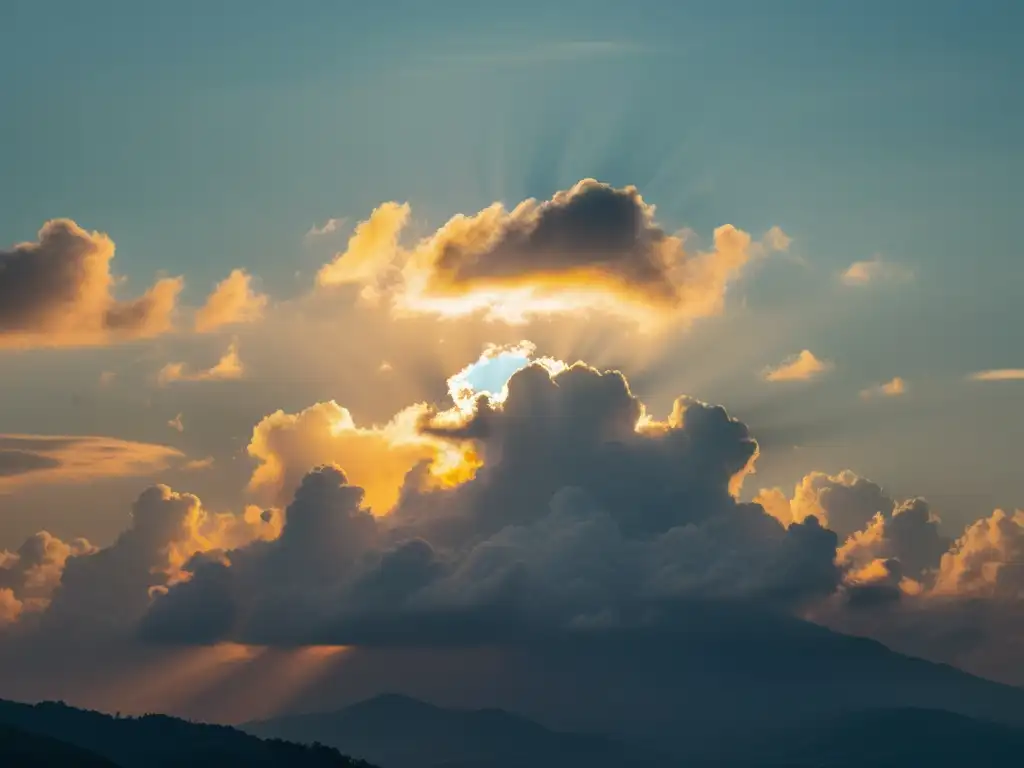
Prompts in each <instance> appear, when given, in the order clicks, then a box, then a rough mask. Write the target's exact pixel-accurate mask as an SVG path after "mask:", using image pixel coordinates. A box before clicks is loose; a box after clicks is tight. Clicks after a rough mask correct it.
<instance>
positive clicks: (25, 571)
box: [0, 485, 280, 633]
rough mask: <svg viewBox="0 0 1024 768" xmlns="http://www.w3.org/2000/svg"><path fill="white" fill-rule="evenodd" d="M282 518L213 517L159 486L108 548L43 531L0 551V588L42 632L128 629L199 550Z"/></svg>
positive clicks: (267, 531)
mask: <svg viewBox="0 0 1024 768" xmlns="http://www.w3.org/2000/svg"><path fill="white" fill-rule="evenodd" d="M279 533H280V522H279V521H278V520H276V519H275V518H274V517H273V516H271V517H268V518H265V517H264V516H263V513H262V511H261V510H259V509H258V508H255V507H250V508H247V509H246V511H245V513H244V514H241V515H233V514H216V513H212V512H209V511H208V510H206V509H205V508H204V507H203V506H202V504H201V502H200V501H199V499H198V498H197V497H196V496H193V495H191V494H187V493H177V492H175V491H173V490H171V489H170V488H168V487H167V486H163V485H157V486H153V487H152V488H149V489H147V490H146V491H144V492H143V493H142V494H141V495H140V496H139V498H138V499H137V500H136V502H135V503H134V505H133V506H132V510H131V522H130V524H129V527H128V528H127V529H126V530H125V531H124V532H123V533H121V535H120V536H119V537H118V538H117V540H116V541H115V542H114V543H113V544H111V545H110V546H108V547H105V548H103V549H97V548H95V547H93V546H92V545H90V544H89V543H88V542H87V541H84V540H82V539H79V540H75V541H73V542H68V543H65V542H63V541H61V540H59V539H57V538H55V537H53V536H51V535H50V534H49V533H46V532H45V531H44V532H40V533H37V534H35V535H34V536H32V537H30V538H29V539H28V540H27V541H26V542H25V544H23V545H22V547H21V548H20V549H19V550H18V552H17V553H0V588H7V589H11V590H12V592H13V594H14V596H15V597H16V598H18V599H19V600H20V601H21V602H22V610H21V612H20V613H21V616H20V618H21V623H22V624H24V623H25V618H26V614H27V610H26V607H27V606H31V609H32V611H33V618H34V619H36V621H34V622H33V623H32V624H31V626H30V627H28V629H40V630H42V631H45V632H58V633H65V632H69V631H70V632H73V633H80V632H99V633H102V632H109V631H117V632H122V633H124V632H132V631H134V629H133V624H134V622H136V621H137V620H138V619H139V617H140V616H142V615H143V614H144V612H145V611H146V609H147V608H148V606H149V603H150V601H151V600H152V598H153V596H154V595H155V594H158V593H160V592H161V591H164V590H166V589H167V588H168V587H169V586H171V585H173V584H174V583H176V582H177V581H179V580H181V579H187V578H188V573H187V572H185V571H184V570H182V568H183V566H184V565H185V564H186V563H187V562H188V561H189V560H190V559H191V558H192V557H193V556H194V555H196V554H197V553H201V552H211V553H212V552H216V551H217V550H219V549H222V548H230V547H238V546H243V545H245V544H247V543H249V542H252V541H258V540H261V539H265V538H274V537H276V536H277V535H279Z"/></svg>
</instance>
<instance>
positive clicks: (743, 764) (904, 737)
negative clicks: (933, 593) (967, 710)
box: [690, 709, 1024, 768]
mask: <svg viewBox="0 0 1024 768" xmlns="http://www.w3.org/2000/svg"><path fill="white" fill-rule="evenodd" d="M1021 754H1024V729H1020V728H1011V727H1009V726H1005V725H1000V724H997V723H989V722H984V721H980V720H974V719H972V718H967V717H963V716H962V715H957V714H953V713H952V712H942V711H939V710H926V709H897V710H892V709H879V710H873V711H867V712H859V713H856V714H851V715H847V716H844V717H843V718H839V719H833V720H832V721H830V722H829V721H817V722H810V723H808V724H806V725H805V726H804V727H802V728H800V729H796V730H790V731H786V732H781V733H778V734H775V735H774V736H773V737H772V738H771V739H770V740H765V741H763V742H754V743H750V744H745V745H743V746H741V747H740V748H738V749H736V750H734V751H733V752H732V753H731V754H728V755H723V756H722V757H721V759H720V760H716V761H706V762H700V763H690V766H691V768H725V767H726V766H729V767H730V768H782V767H783V766H785V767H786V768H811V766H815V767H816V766H824V765H827V766H830V767H832V768H862V767H863V766H866V765H870V766H872V768H905V767H906V766H927V768H962V766H965V765H977V766H1002V765H1015V764H1017V763H1018V762H1019V761H1020V756H1021Z"/></svg>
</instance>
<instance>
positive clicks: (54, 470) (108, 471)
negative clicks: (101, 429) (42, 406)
mask: <svg viewBox="0 0 1024 768" xmlns="http://www.w3.org/2000/svg"><path fill="white" fill-rule="evenodd" d="M184 459H185V456H184V454H182V453H181V452H180V451H178V450H176V449H174V448H170V447H168V446H165V445H154V444H151V443H136V442H131V441H128V440H118V439H115V438H111V437H95V436H79V437H74V436H60V435H56V436H54V435H0V494H2V493H4V492H5V491H10V490H12V489H13V488H15V487H22V486H25V485H30V484H31V485H36V484H47V483H81V482H91V481H92V480H95V479H98V478H102V477H131V476H138V475H149V474H152V473H154V472H158V471H160V470H162V469H165V468H167V467H168V466H170V465H172V464H176V463H178V462H180V461H182V460H184Z"/></svg>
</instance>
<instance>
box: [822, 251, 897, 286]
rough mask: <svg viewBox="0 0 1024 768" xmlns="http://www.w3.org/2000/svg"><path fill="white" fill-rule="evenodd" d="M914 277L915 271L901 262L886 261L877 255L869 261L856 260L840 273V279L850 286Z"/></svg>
mask: <svg viewBox="0 0 1024 768" xmlns="http://www.w3.org/2000/svg"><path fill="white" fill-rule="evenodd" d="M911 277H913V273H912V272H911V271H910V270H909V269H908V268H907V267H904V266H903V265H901V264H896V263H894V262H890V261H884V260H883V259H882V257H881V256H876V257H875V258H873V259H869V260H867V261H855V262H853V264H851V265H850V266H849V267H847V268H846V271H844V272H843V273H842V274H841V275H840V280H842V281H843V283H844V284H846V285H849V286H857V287H860V286H865V285H869V284H871V283H878V282H882V281H888V282H903V281H906V280H909V279H910V278H911Z"/></svg>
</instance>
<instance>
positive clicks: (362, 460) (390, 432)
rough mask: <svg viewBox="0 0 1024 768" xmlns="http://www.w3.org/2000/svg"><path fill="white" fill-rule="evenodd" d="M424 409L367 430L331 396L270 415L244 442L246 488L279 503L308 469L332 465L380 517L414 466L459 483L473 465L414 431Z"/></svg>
mask: <svg viewBox="0 0 1024 768" xmlns="http://www.w3.org/2000/svg"><path fill="white" fill-rule="evenodd" d="M428 413H429V409H428V408H427V407H426V406H425V405H414V406H411V407H409V408H406V409H404V410H402V411H401V412H399V413H398V414H396V415H395V416H394V417H393V418H392V419H391V420H390V421H389V422H388V423H386V424H383V425H371V426H367V427H360V426H358V425H357V424H356V423H355V420H354V419H353V417H352V414H351V413H349V411H348V409H346V408H343V407H342V406H340V405H338V404H337V403H336V402H334V401H333V400H332V401H328V402H326V403H317V404H316V405H312V406H310V407H309V408H306V409H305V410H303V411H300V412H299V413H296V414H289V413H285V412H284V411H277V412H276V413H272V414H270V415H269V416H267V417H265V418H264V419H262V420H261V421H260V422H259V423H258V424H257V425H256V427H255V428H254V429H253V432H252V437H251V439H250V441H249V446H248V449H247V450H248V453H249V455H250V456H252V457H253V458H255V459H256V460H257V461H258V462H259V464H258V466H257V468H256V470H255V471H254V472H253V475H252V478H251V480H250V482H249V488H250V490H251V491H253V492H255V493H257V494H258V495H259V496H260V498H262V499H263V500H264V501H266V502H268V503H272V504H283V503H286V502H287V500H288V499H289V498H291V495H292V494H293V493H294V492H295V490H296V489H297V488H298V487H299V485H300V483H301V481H302V478H303V476H304V475H305V474H306V473H307V472H308V471H309V469H310V467H314V466H317V465H321V464H338V465H343V466H345V467H346V473H347V474H348V476H350V477H352V478H353V481H354V482H357V483H358V484H359V485H360V486H361V487H362V488H363V489H364V490H365V494H366V499H367V502H368V504H369V506H370V508H371V509H372V510H373V511H374V513H376V514H385V513H387V512H389V511H390V510H391V509H392V508H393V507H394V506H395V504H396V503H397V502H398V499H399V496H400V493H401V489H402V486H403V484H404V482H405V479H406V475H407V474H408V473H409V472H410V471H411V470H412V469H413V468H414V467H417V466H420V465H422V464H426V465H427V466H428V467H429V469H428V470H427V471H426V472H425V478H426V479H427V480H428V481H429V482H433V483H439V484H445V483H449V482H457V481H458V480H459V479H461V478H462V477H464V476H466V475H467V474H470V473H472V471H473V469H475V466H476V464H475V460H474V457H473V456H472V455H471V454H469V453H467V451H466V450H464V449H461V448H459V447H453V446H450V445H448V444H447V443H445V442H444V441H442V440H439V439H437V438H433V437H431V436H429V435H424V434H422V433H421V432H420V430H419V424H420V422H421V421H422V419H423V418H424V417H425V416H426V415H427V414H428Z"/></svg>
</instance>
